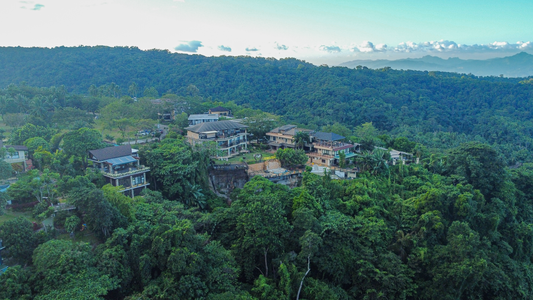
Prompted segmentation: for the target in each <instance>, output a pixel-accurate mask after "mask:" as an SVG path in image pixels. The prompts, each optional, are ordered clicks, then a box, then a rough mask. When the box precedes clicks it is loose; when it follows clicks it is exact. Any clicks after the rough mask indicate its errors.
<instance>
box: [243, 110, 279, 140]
mask: <svg viewBox="0 0 533 300" xmlns="http://www.w3.org/2000/svg"><path fill="white" fill-rule="evenodd" d="M278 122H279V117H278V116H274V115H271V114H268V113H261V114H256V115H253V116H247V117H246V118H245V119H244V120H243V124H244V125H246V126H248V128H247V132H248V133H250V134H251V135H252V136H253V137H254V139H256V140H258V141H261V140H264V138H265V137H266V133H267V132H269V131H270V130H272V129H273V128H274V127H276V124H278Z"/></svg>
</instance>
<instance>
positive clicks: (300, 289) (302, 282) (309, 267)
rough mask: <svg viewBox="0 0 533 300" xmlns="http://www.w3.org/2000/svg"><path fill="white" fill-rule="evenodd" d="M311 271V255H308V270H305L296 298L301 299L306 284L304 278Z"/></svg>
mask: <svg viewBox="0 0 533 300" xmlns="http://www.w3.org/2000/svg"><path fill="white" fill-rule="evenodd" d="M309 271H311V255H309V256H307V272H305V274H304V277H302V281H300V288H298V295H296V300H299V299H300V292H301V291H302V286H303V285H304V279H305V276H307V274H309Z"/></svg>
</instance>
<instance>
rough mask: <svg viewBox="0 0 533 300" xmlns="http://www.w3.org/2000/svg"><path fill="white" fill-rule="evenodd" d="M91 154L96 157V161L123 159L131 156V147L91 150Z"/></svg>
mask: <svg viewBox="0 0 533 300" xmlns="http://www.w3.org/2000/svg"><path fill="white" fill-rule="evenodd" d="M89 153H90V154H91V155H92V156H94V158H95V159H97V160H99V161H102V160H107V159H111V158H116V157H123V156H128V155H131V153H132V152H131V145H123V146H114V147H107V148H103V149H97V150H89Z"/></svg>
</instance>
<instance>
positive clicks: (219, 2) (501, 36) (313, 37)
mask: <svg viewBox="0 0 533 300" xmlns="http://www.w3.org/2000/svg"><path fill="white" fill-rule="evenodd" d="M532 11H533V1H496V0H484V1H479V0H468V1H465V0H463V1H457V0H447V1H427V0H426V1H418V0H416V1H415V0H404V1H389V0H386V1H383V0H374V1H368V0H367V1H359V0H351V1H347V0H340V1H310V0H307V1H303V0H286V1H273V0H263V1H258V0H246V1H241V0H150V1H147V0H83V1H81V0H36V1H18V0H2V1H0V46H26V47H29V46H40V47H54V46H61V45H64V46H77V45H108V46H137V47H139V48H141V49H153V48H157V49H168V50H170V51H173V52H182V53H197V54H203V55H208V56H211V55H251V56H263V57H276V58H282V57H297V58H300V59H304V60H307V61H309V62H312V63H315V64H323V63H326V64H331V65H334V64H338V63H341V62H345V61H349V60H354V59H396V58H404V57H421V56H424V55H435V56H440V57H461V58H474V59H484V58H490V57H497V56H506V55H510V54H514V53H518V52H520V51H526V52H530V53H533V44H532V43H531V42H530V41H531V40H533V18H531V17H529V16H528V14H530V13H531V12H532Z"/></svg>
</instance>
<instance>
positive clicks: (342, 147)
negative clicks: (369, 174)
mask: <svg viewBox="0 0 533 300" xmlns="http://www.w3.org/2000/svg"><path fill="white" fill-rule="evenodd" d="M298 132H307V133H308V134H309V137H310V143H305V145H304V147H303V148H304V150H305V151H306V154H307V156H308V157H309V163H312V164H318V165H325V166H328V167H329V166H334V165H337V164H338V163H339V159H340V153H341V152H342V153H344V156H345V158H351V157H353V156H355V155H356V154H355V153H356V152H359V151H360V148H359V147H360V145H359V144H349V143H344V142H342V140H344V139H345V137H343V136H341V135H338V134H335V133H331V132H315V131H313V130H310V129H303V128H297V127H296V125H284V126H281V127H278V128H275V129H273V130H271V131H270V132H267V133H266V136H267V137H268V145H270V147H271V148H272V150H277V149H280V148H295V147H296V141H295V136H296V134H297V133H298Z"/></svg>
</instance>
